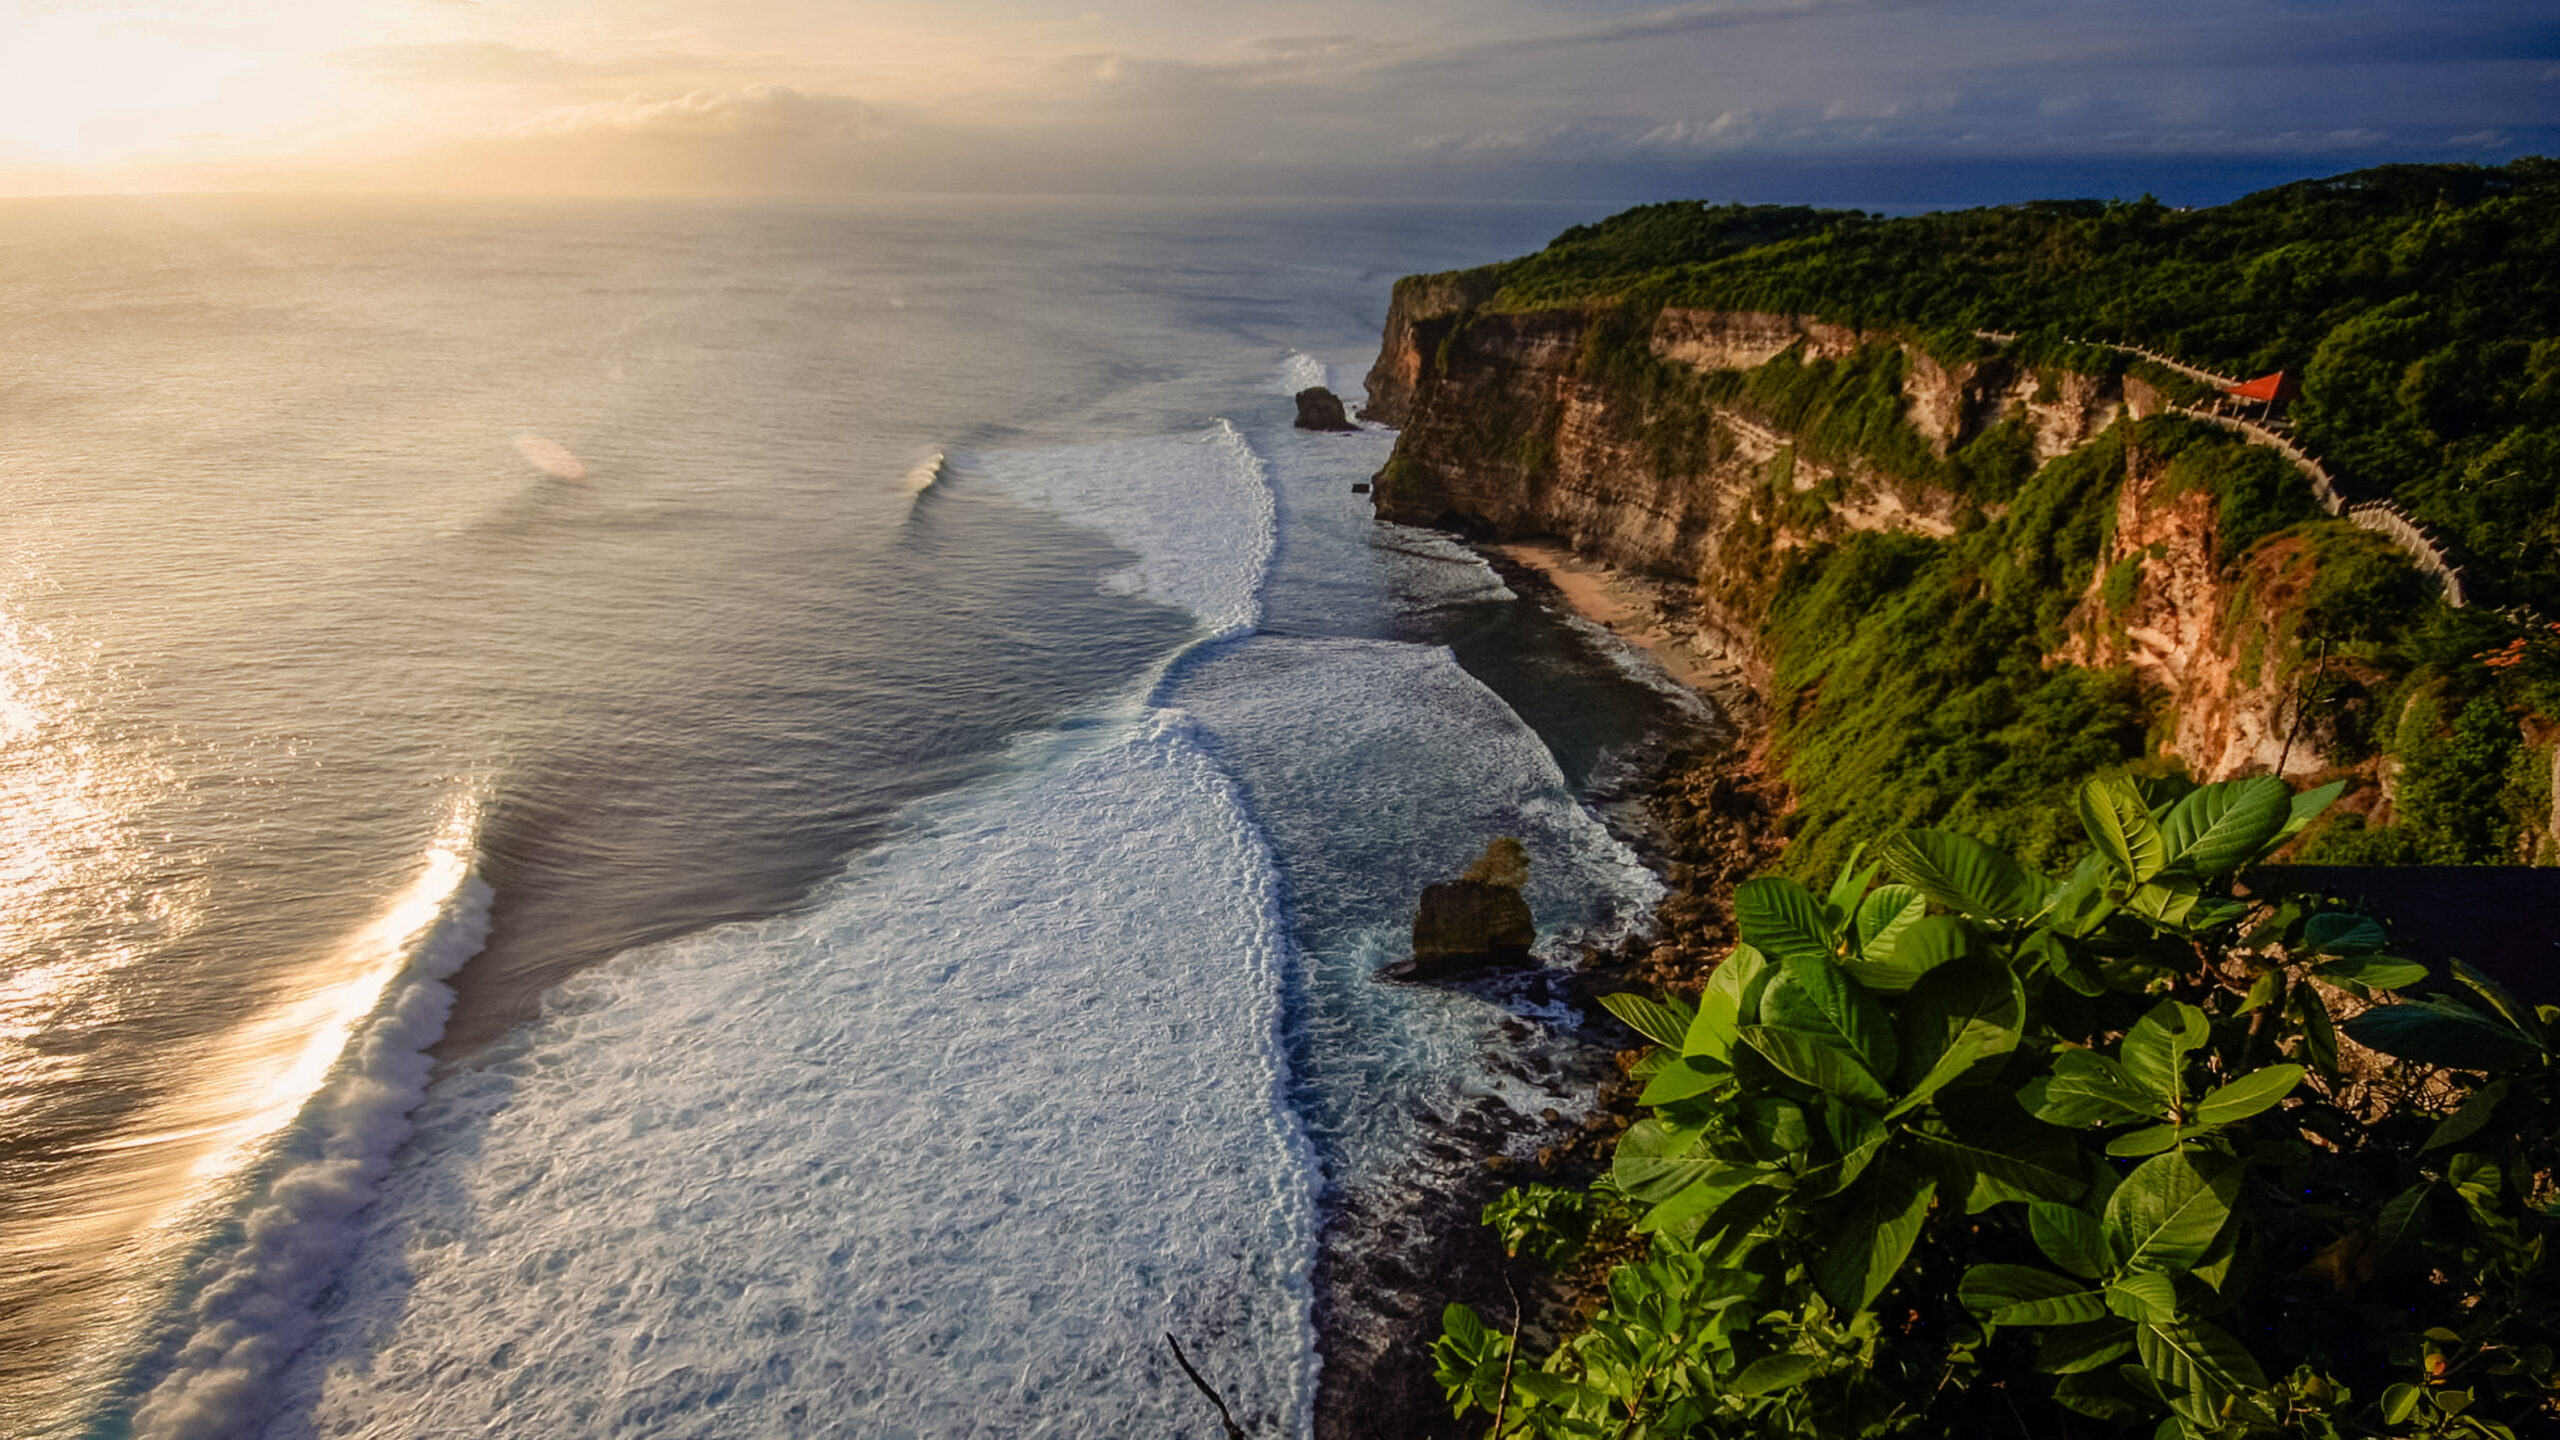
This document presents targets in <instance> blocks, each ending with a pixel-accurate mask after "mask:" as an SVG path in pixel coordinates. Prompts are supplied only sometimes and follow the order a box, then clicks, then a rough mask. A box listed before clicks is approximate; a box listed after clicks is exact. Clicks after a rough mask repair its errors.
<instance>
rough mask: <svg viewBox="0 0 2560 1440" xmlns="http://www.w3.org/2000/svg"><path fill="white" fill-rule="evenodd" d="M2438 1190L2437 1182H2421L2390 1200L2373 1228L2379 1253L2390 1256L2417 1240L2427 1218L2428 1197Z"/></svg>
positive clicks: (2376, 1250)
mask: <svg viewBox="0 0 2560 1440" xmlns="http://www.w3.org/2000/svg"><path fill="white" fill-rule="evenodd" d="M2435 1188H2436V1182H2435V1181H2433V1180H2421V1181H2419V1182H2418V1183H2417V1184H2415V1185H2412V1186H2410V1187H2409V1188H2408V1189H2406V1190H2403V1191H2401V1192H2400V1193H2399V1194H2397V1195H2394V1196H2392V1197H2391V1200H2390V1203H2388V1204H2386V1205H2384V1206H2383V1207H2382V1216H2381V1219H2380V1220H2378V1221H2377V1222H2375V1225H2374V1230H2373V1239H2374V1250H2375V1252H2376V1253H2378V1254H2382V1255H2389V1254H2390V1253H2391V1252H2392V1251H2394V1250H2397V1249H2399V1248H2400V1247H2401V1246H2403V1245H2406V1244H2408V1243H2409V1242H2410V1241H2412V1240H2413V1239H2415V1238H2416V1237H2417V1235H2418V1234H2419V1227H2420V1222H2422V1221H2424V1220H2425V1219H2426V1207H2427V1197H2428V1196H2429V1195H2431V1194H2433V1193H2435Z"/></svg>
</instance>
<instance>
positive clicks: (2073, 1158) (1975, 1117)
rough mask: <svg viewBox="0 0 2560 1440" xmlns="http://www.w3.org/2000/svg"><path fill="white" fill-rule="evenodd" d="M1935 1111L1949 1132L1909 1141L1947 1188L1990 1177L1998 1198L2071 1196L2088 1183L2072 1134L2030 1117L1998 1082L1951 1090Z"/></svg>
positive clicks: (1920, 1135)
mask: <svg viewBox="0 0 2560 1440" xmlns="http://www.w3.org/2000/svg"><path fill="white" fill-rule="evenodd" d="M1937 1115H1938V1118H1939V1120H1940V1122H1941V1123H1942V1124H1944V1125H1945V1127H1946V1132H1947V1133H1945V1134H1943V1135H1937V1134H1930V1133H1927V1132H1915V1133H1913V1135H1912V1136H1911V1141H1912V1144H1913V1146H1914V1149H1915V1153H1917V1154H1918V1155H1920V1156H1922V1157H1924V1158H1925V1159H1926V1160H1927V1161H1928V1162H1929V1164H1930V1166H1931V1168H1932V1169H1934V1170H1935V1171H1937V1172H1938V1176H1939V1179H1940V1180H1941V1181H1942V1182H1943V1183H1945V1184H1946V1185H1947V1188H1948V1189H1950V1190H1953V1189H1955V1188H1956V1185H1957V1183H1958V1182H1959V1181H1972V1182H1976V1183H1977V1184H1978V1183H1979V1182H1982V1181H1988V1182H1990V1183H1991V1186H1992V1191H1993V1193H1994V1194H1996V1195H1997V1196H1998V1198H1999V1199H2002V1200H2012V1199H2014V1200H2074V1199H2077V1198H2079V1196H2080V1193H2081V1191H2082V1190H2083V1189H2085V1188H2086V1187H2087V1184H2088V1182H2087V1181H2086V1180H2085V1179H2084V1178H2083V1177H2082V1175H2081V1173H2080V1152H2079V1149H2078V1147H2076V1146H2074V1145H2073V1144H2072V1143H2071V1137H2070V1136H2069V1135H2068V1134H2066V1133H2064V1132H2063V1131H2060V1130H2057V1129H2055V1128H2053V1127H2052V1126H2050V1125H2046V1124H2043V1123H2041V1122H2039V1121H2036V1120H2034V1119H2031V1118H2029V1117H2028V1115H2027V1114H2026V1112H2025V1111H2023V1110H2021V1109H2019V1108H2018V1105H2017V1102H2016V1101H2015V1100H2013V1099H2012V1098H2011V1097H2010V1095H2009V1092H2008V1091H2006V1090H2003V1089H2002V1088H2000V1087H1999V1086H1997V1085H1966V1086H1961V1087H1957V1088H1955V1089H1951V1090H1949V1091H1947V1092H1946V1095H1945V1098H1944V1099H1943V1100H1941V1101H1940V1102H1939V1106H1938V1110H1937Z"/></svg>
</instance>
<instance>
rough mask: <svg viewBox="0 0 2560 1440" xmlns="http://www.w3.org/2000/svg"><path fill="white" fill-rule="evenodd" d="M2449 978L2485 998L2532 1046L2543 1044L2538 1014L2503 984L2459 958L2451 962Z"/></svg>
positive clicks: (2540, 1021) (2490, 1006)
mask: <svg viewBox="0 0 2560 1440" xmlns="http://www.w3.org/2000/svg"><path fill="white" fill-rule="evenodd" d="M2453 978H2454V979H2456V980H2459V981H2461V982H2462V983H2463V984H2465V985H2467V986H2469V987H2471V991H2472V993H2473V994H2475V995H2478V996H2479V997H2480V998H2481V999H2483V1000H2486V1001H2488V1002H2489V1008H2490V1009H2492V1010H2495V1011H2496V1012H2498V1014H2499V1015H2500V1016H2502V1017H2503V1018H2504V1019H2505V1020H2506V1022H2507V1023H2508V1024H2510V1025H2513V1026H2514V1027H2516V1032H2517V1033H2518V1034H2520V1035H2523V1036H2524V1037H2525V1038H2526V1039H2528V1040H2531V1041H2532V1042H2533V1043H2535V1044H2536V1045H2540V1044H2542V1043H2543V1040H2544V1037H2543V1033H2542V1020H2541V1017H2539V1016H2537V1015H2535V1014H2534V1012H2533V1007H2532V1006H2530V1005H2527V1004H2524V1003H2523V1002H2521V1001H2519V1000H2517V999H2516V997H2514V996H2513V995H2510V994H2508V993H2507V990H2506V987H2505V986H2503V985H2500V984H2499V983H2498V982H2497V981H2495V980H2492V979H2490V978H2489V977H2488V976H2487V975H2485V974H2483V973H2482V972H2481V971H2480V969H2479V968H2478V967H2476V966H2473V965H2470V964H2467V963H2465V962H2463V961H2460V960H2456V961H2454V962H2453Z"/></svg>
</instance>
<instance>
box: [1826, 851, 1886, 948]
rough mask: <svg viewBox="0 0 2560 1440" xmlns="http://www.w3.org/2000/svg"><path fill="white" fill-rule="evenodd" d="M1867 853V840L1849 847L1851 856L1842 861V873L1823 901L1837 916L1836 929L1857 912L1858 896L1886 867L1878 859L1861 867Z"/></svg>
mask: <svg viewBox="0 0 2560 1440" xmlns="http://www.w3.org/2000/svg"><path fill="white" fill-rule="evenodd" d="M1866 854H1867V842H1866V841H1864V840H1861V841H1859V842H1858V843H1857V844H1855V845H1852V846H1850V847H1849V858H1847V859H1846V860H1843V861H1841V862H1840V874H1839V875H1838V877H1837V878H1835V879H1833V880H1832V882H1831V894H1830V896H1829V897H1828V898H1826V899H1825V900H1824V901H1823V902H1822V908H1823V909H1824V910H1826V911H1828V912H1829V913H1830V914H1832V915H1833V916H1835V917H1837V918H1836V919H1835V920H1834V922H1833V927H1832V928H1834V929H1837V928H1839V926H1840V925H1841V924H1844V923H1846V922H1847V920H1848V917H1849V916H1851V915H1853V914H1855V913H1857V909H1858V897H1859V896H1861V895H1864V894H1866V893H1867V887H1868V886H1869V885H1871V884H1873V883H1875V878H1876V871H1878V870H1880V869H1882V868H1884V867H1883V862H1882V861H1877V862H1874V863H1871V864H1869V865H1868V866H1867V867H1866V868H1865V869H1860V868H1859V867H1858V862H1859V861H1860V860H1862V859H1865V858H1866Z"/></svg>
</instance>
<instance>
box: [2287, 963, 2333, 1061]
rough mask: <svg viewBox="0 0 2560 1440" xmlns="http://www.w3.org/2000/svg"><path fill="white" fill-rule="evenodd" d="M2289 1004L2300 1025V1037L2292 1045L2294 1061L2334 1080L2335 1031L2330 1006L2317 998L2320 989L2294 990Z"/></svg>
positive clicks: (2301, 986) (2307, 987) (2314, 987)
mask: <svg viewBox="0 0 2560 1440" xmlns="http://www.w3.org/2000/svg"><path fill="white" fill-rule="evenodd" d="M2289 1003H2290V1004H2291V1005H2292V1006H2293V1014H2294V1018H2295V1019H2297V1020H2300V1021H2301V1022H2302V1036H2301V1039H2300V1040H2298V1041H2297V1042H2296V1043H2295V1046H2294V1052H2293V1053H2294V1057H2295V1058H2296V1059H2299V1060H2302V1061H2305V1062H2307V1063H2308V1064H2309V1065H2310V1066H2311V1068H2312V1069H2314V1070H2317V1071H2319V1072H2320V1073H2321V1074H2323V1075H2326V1076H2328V1077H2329V1078H2330V1079H2331V1080H2333V1081H2334V1080H2336V1079H2337V1078H2338V1028H2337V1026H2336V1025H2335V1024H2333V1023H2332V1022H2331V1021H2330V1019H2329V1002H2328V1001H2326V1000H2323V999H2321V998H2320V987H2319V986H2317V985H2297V986H2295V987H2294V989H2293V996H2292V999H2291V1001H2290V1002H2289Z"/></svg>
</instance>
